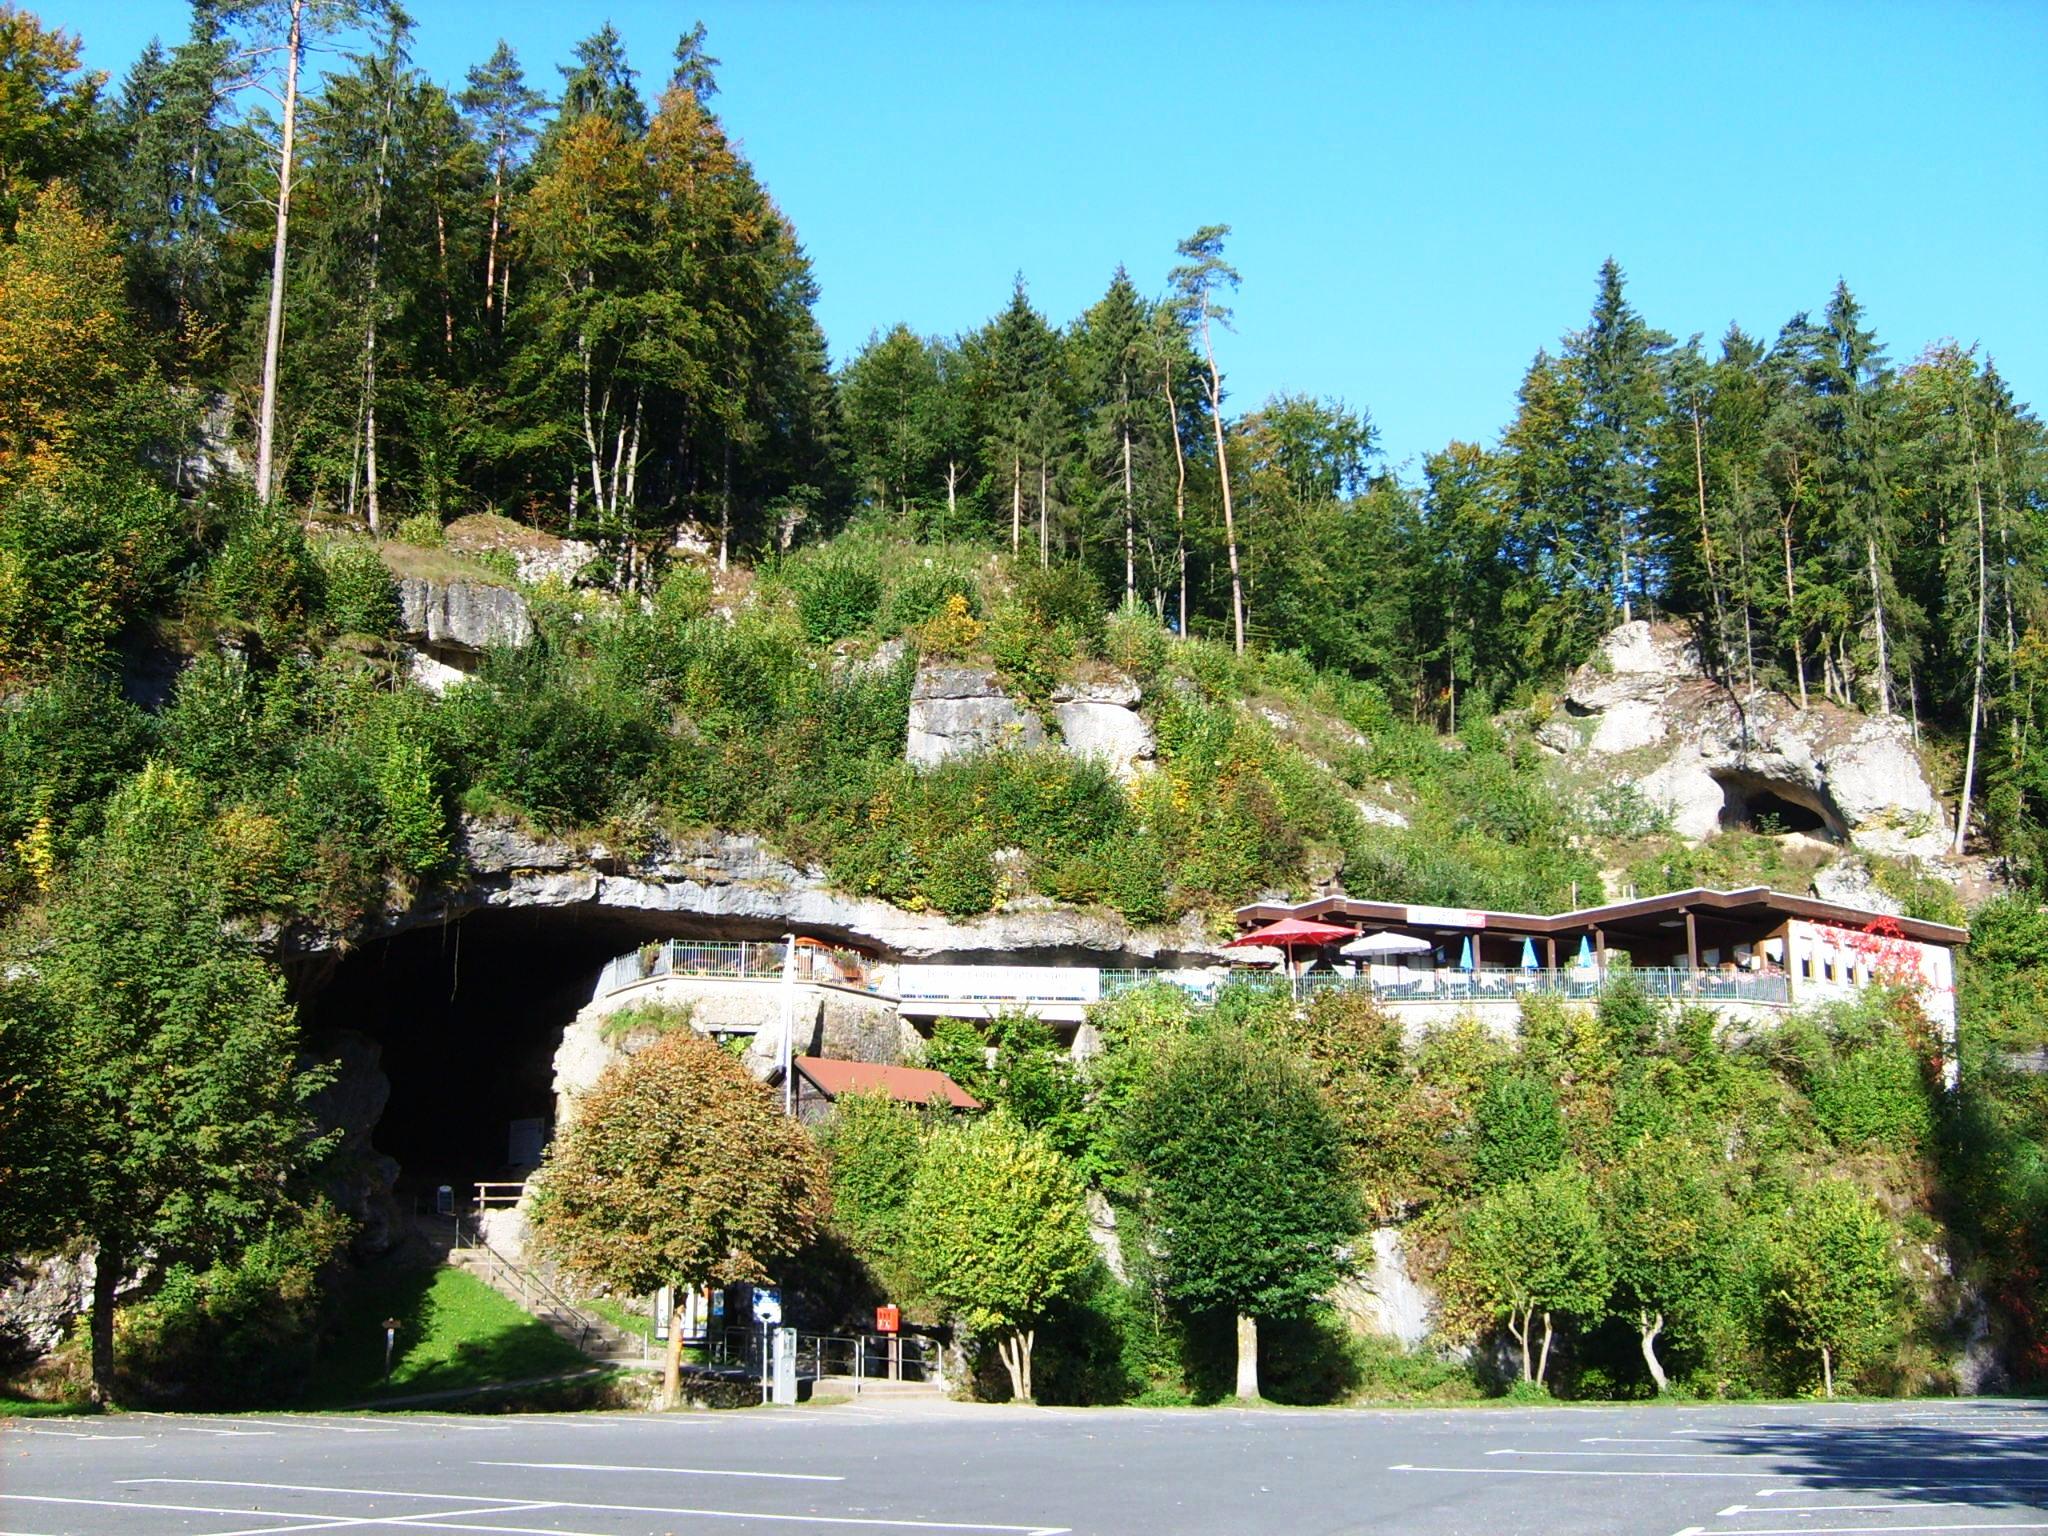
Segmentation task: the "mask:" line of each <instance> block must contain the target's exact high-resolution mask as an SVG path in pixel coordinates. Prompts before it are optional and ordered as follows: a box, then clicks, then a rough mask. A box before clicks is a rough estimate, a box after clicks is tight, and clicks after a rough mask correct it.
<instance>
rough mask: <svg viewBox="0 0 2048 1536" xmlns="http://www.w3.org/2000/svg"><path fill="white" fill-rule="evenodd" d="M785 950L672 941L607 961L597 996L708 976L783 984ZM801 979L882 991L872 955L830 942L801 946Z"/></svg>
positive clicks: (746, 943) (761, 944) (745, 943)
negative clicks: (662, 981) (644, 983)
mask: <svg viewBox="0 0 2048 1536" xmlns="http://www.w3.org/2000/svg"><path fill="white" fill-rule="evenodd" d="M783 957H784V949H783V946H782V945H781V944H778V943H765V942H759V941H754V940H741V941H734V942H726V943H713V942H704V943H699V942H697V941H695V940H690V939H669V940H667V941H666V942H664V943H660V944H647V945H643V946H642V947H641V948H639V949H636V950H634V951H633V952H632V953H631V954H625V955H620V956H619V957H618V958H617V959H615V960H612V961H610V962H608V963H607V964H606V966H605V968H604V971H603V973H602V974H601V975H600V976H599V977H598V982H597V995H598V996H599V997H603V996H605V995H606V994H607V993H610V992H616V991H618V990H619V989H620V988H621V987H630V986H632V985H633V984H634V983H635V982H641V981H651V980H653V979H655V978H656V977H661V976H703V977H709V978H713V979H717V980H726V981H780V980H782V965H783ZM795 969H796V979H797V980H798V981H801V982H808V983H811V984H813V985H822V986H832V987H849V988H851V989H853V990H854V991H856V992H876V991H879V990H880V986H879V983H878V981H877V979H876V976H875V972H874V969H873V967H872V966H871V965H870V963H869V961H868V958H867V956H865V955H862V954H859V953H857V952H856V951H854V950H850V949H839V948H836V947H834V946H832V945H828V944H806V943H800V944H798V945H797V946H796V967H795Z"/></svg>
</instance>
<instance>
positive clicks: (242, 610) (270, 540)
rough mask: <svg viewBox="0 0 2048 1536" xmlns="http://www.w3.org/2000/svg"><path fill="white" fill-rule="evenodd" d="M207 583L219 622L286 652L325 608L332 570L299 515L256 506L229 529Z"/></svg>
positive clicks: (210, 568) (215, 617)
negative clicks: (326, 568)
mask: <svg viewBox="0 0 2048 1536" xmlns="http://www.w3.org/2000/svg"><path fill="white" fill-rule="evenodd" d="M206 581H207V593H208V599H209V607H210V610H211V613H212V616H213V618H214V620H215V621H216V622H218V623H223V624H228V625H234V626H238V627H240V628H242V629H245V630H248V631H250V632H252V633H254V634H255V635H256V637H257V638H258V639H260V640H261V641H262V642H263V644H264V645H265V647H267V648H268V649H270V650H272V651H280V650H284V649H287V648H289V647H292V646H296V645H298V644H300V643H302V642H303V641H304V640H305V638H306V635H307V632H308V630H309V629H310V628H311V627H312V625H313V622H314V620H315V619H316V618H317V617H318V615H319V613H320V611H321V603H322V599H323V596H324V593H325V588H326V572H325V571H324V570H322V569H321V565H320V561H319V560H318V558H317V557H315V555H314V554H313V550H312V547H311V546H310V545H308V544H307V542H306V533H305V530H304V529H303V528H301V527H300V526H299V522H298V519H297V518H295V517H293V516H292V515H291V514H289V513H288V512H285V511H283V510H282V509H279V508H268V507H265V508H251V509H248V510H245V511H244V512H243V513H242V514H241V516H240V517H238V518H237V519H236V520H235V522H234V524H233V526H232V527H231V528H230V529H229V531H228V536H227V539H226V541H225V542H224V543H223V544H222V545H221V548H220V552H219V553H218V554H216V555H215V556H214V557H213V561H212V563H211V565H210V566H209V567H208V568H207V579H206Z"/></svg>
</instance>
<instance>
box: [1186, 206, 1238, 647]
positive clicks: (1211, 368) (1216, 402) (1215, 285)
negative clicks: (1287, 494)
mask: <svg viewBox="0 0 2048 1536" xmlns="http://www.w3.org/2000/svg"><path fill="white" fill-rule="evenodd" d="M1229 235H1230V226H1229V225H1227V224H1205V225H1203V226H1202V227H1201V228H1200V229H1198V230H1196V231H1195V232H1194V233H1193V234H1192V235H1190V236H1188V237H1187V239H1185V240H1183V241H1181V242H1180V244H1179V245H1178V246H1177V247H1175V249H1176V250H1178V251H1179V252H1180V254H1181V255H1182V256H1184V257H1186V258H1187V261H1186V262H1185V264H1183V265H1181V266H1178V267H1175V268H1174V269H1173V275H1172V282H1173V294H1174V296H1173V304H1174V309H1175V313H1176V314H1177V315H1178V316H1179V317H1180V321H1181V324H1182V325H1183V326H1184V327H1185V328H1186V329H1187V330H1188V331H1189V332H1190V333H1192V334H1195V335H1199V336H1200V337H1201V338H1202V357H1203V360H1204V362H1206V363H1207V365H1208V391H1209V423H1210V426H1211V427H1212V428H1213V429H1214V432H1215V443H1216V480H1217V485H1218V487H1219V488H1220V490H1221V492H1222V496H1223V539H1224V547H1225V549H1226V550H1227V551H1228V554H1229V559H1230V633H1231V643H1232V645H1233V646H1234V647H1235V648H1236V650H1237V652H1238V654H1239V655H1243V654H1244V630H1245V603H1244V577H1243V573H1242V572H1241V570H1240V569H1239V564H1238V556H1237V511H1236V507H1235V505H1234V503H1233V501H1232V497H1231V488H1230V455H1229V452H1228V450H1227V449H1226V447H1225V438H1226V437H1227V436H1228V433H1227V431H1226V429H1225V427H1224V424H1223V375H1222V373H1221V371H1219V370H1218V368H1217V366H1216V346H1215V340H1214V333H1213V327H1215V326H1222V327H1223V328H1224V329H1226V330H1228V329H1229V328H1230V310H1229V309H1228V308H1227V307H1226V306H1225V305H1224V304H1223V303H1222V302H1221V299H1220V297H1219V295H1220V294H1221V293H1224V292H1228V291H1229V290H1231V289H1234V288H1236V287H1237V285H1238V282H1239V281H1240V279H1239V277H1238V274H1237V269H1236V268H1235V267H1232V266H1231V265H1230V264H1229V263H1228V262H1226V261H1224V259H1223V242H1224V241H1225V240H1226V239H1227V238H1229Z"/></svg>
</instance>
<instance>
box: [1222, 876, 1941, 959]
mask: <svg viewBox="0 0 2048 1536" xmlns="http://www.w3.org/2000/svg"><path fill="white" fill-rule="evenodd" d="M1687 910H1691V911H1694V912H1697V913H1699V914H1700V915H1702V916H1706V915H1710V914H1727V915H1729V916H1732V917H1740V918H1747V919H1752V920H1765V919H1769V918H1784V917H1803V918H1810V919H1813V920H1815V921H1818V922H1824V923H1840V924H1843V925H1845V926H1848V927H1863V926H1865V925H1867V924H1869V923H1871V922H1873V921H1883V922H1887V923H1896V924H1897V925H1898V929H1899V932H1901V933H1902V934H1904V935H1905V936H1906V937H1907V938H1909V939H1920V940H1923V941H1925V942H1927V943H1931V944H1946V945H1950V946H1955V945H1960V944H1967V943H1968V942H1969V941H1970V930H1969V929H1967V928H1957V927H1952V926H1950V925H1949V924H1947V923H1934V922H1928V921H1926V920H1925V919H1922V918H1912V917H1887V916H1886V915H1885V914H1883V913H1879V912H1871V911H1867V910H1865V909H1864V908H1862V907H1848V906H1843V905H1841V904H1840V903H1838V902H1832V901H1822V900H1820V899H1818V898H1817V897H1812V896H1794V895H1791V894H1789V893H1788V892H1785V891H1774V890H1771V889H1769V888H1768V887H1766V886H1761V885H1752V886H1744V887H1743V888H1742V889H1740V890H1735V891H1714V890H1707V889H1705V888H1701V887H1696V888H1694V889H1692V890H1689V891H1672V892H1670V893H1669V894H1668V895H1663V896H1646V897H1642V898H1640V899H1638V900H1635V901H1617V902H1612V903H1610V904H1608V905H1606V906H1601V907H1582V908H1580V909H1579V910H1578V911H1576V912H1560V913H1557V914H1555V915H1553V916H1543V915H1541V914H1537V913H1530V912H1490V911H1482V910H1476V909H1475V910H1471V911H1467V910H1464V909H1458V908H1448V907H1425V906H1412V905H1408V904H1404V903H1400V902H1385V901H1360V900H1355V899H1354V898H1352V897H1349V896H1324V897H1321V898H1319V899H1317V900H1314V901H1304V902H1299V903H1294V904H1290V903H1286V902H1255V903H1253V904H1252V905H1251V906H1248V907H1239V908H1238V909H1237V920H1238V922H1239V923H1240V924H1241V925H1243V926H1245V927H1251V926H1252V925H1254V924H1258V923H1271V922H1277V921H1279V920H1280V919H1282V918H1288V917H1296V918H1306V919H1309V920H1311V921H1320V920H1324V919H1329V918H1337V919H1340V920H1341V919H1345V918H1348V919H1350V920H1352V921H1354V922H1357V923H1360V924H1361V925H1373V926H1378V927H1436V928H1439V929H1441V930H1444V931H1450V930H1455V929H1478V928H1486V929H1493V930H1499V931H1502V932H1505V933H1510V934H1559V933H1576V932H1579V931H1581V930H1583V929H1589V928H1594V927H1604V926H1610V925H1613V926H1619V925H1625V924H1628V923H1630V922H1641V921H1644V920H1655V919H1656V918H1659V917H1662V916H1665V915H1667V914H1673V913H1682V912H1685V911H1687Z"/></svg>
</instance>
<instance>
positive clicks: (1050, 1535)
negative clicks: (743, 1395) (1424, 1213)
mask: <svg viewBox="0 0 2048 1536" xmlns="http://www.w3.org/2000/svg"><path fill="white" fill-rule="evenodd" d="M121 1481H122V1482H124V1483H180V1484H187V1485H192V1486H198V1487H206V1488H264V1489H271V1490H276V1491H281V1492H288V1493H346V1494H356V1495H358V1496H361V1497H364V1498H370V1497H378V1498H399V1499H441V1500H444V1501H447V1502H451V1503H454V1502H473V1501H474V1500H475V1498H476V1497H477V1496H475V1495H465V1494H456V1493H417V1492H401V1491H399V1490H395V1489H388V1488H337V1487H332V1486H322V1485H316V1484H309V1483H263V1482H254V1481H242V1480H236V1481H230V1480H228V1479H225V1478H211V1477H130V1478H123V1479H122V1480H121ZM5 1497H7V1495H5V1494H0V1498H5ZM24 1497H26V1495H24ZM65 1502H71V1503H81V1504H96V1503H105V1502H109V1501H105V1500H98V1499H77V1500H69V1501H65ZM526 1502H527V1501H525V1500H521V1499H504V1500H500V1501H498V1504H497V1506H496V1510H497V1512H499V1513H504V1514H516V1513H517V1512H518V1511H517V1510H516V1509H513V1508H510V1507H508V1506H512V1505H520V1506H524V1505H525V1504H526ZM122 1507H127V1508H134V1509H152V1508H160V1509H178V1508H188V1507H190V1506H182V1505H172V1504H165V1505H148V1504H134V1505H127V1506H122ZM546 1507H548V1508H552V1509H576V1510H589V1511H593V1512H603V1513H610V1514H635V1515H688V1516H692V1517H694V1518H696V1519H700V1520H734V1521H747V1520H753V1521H763V1522H767V1523H769V1524H774V1525H829V1526H852V1527H857V1528H862V1529H868V1530H885V1531H988V1532H1007V1533H1011V1536H1067V1533H1068V1532H1069V1530H1070V1529H1071V1528H1070V1527H1068V1526H1064V1525H999V1524H990V1523H988V1522H984V1521H974V1520H911V1519H889V1518H887V1517H886V1516H880V1515H778V1514H765V1513H763V1512H761V1511H759V1510H750V1509H699V1508H693V1507H689V1506H674V1505H666V1504H601V1503H595V1502H591V1501H585V1500H575V1499H554V1500H550V1501H549V1503H548V1505H547V1506H546ZM212 1512H213V1513H216V1514H257V1515H270V1514H271V1513H272V1511H270V1510H216V1511H212ZM458 1513H460V1511H457V1510H439V1509H429V1510H422V1511H421V1512H420V1513H419V1515H417V1516H414V1517H403V1518H406V1519H407V1522H408V1528H409V1529H415V1530H436V1529H440V1530H465V1531H496V1532H498V1533H500V1536H604V1533H588V1532H575V1531H564V1530H560V1529H552V1528H551V1529H538V1528H531V1527H525V1526H514V1525H459V1524H456V1523H455V1522H454V1521H453V1520H452V1519H451V1518H450V1517H451V1516H454V1515H456V1514H458ZM284 1518H287V1519H304V1520H316V1521H323V1522H326V1521H334V1520H338V1519H340V1518H341V1517H340V1516H336V1515H305V1516H294V1515H287V1516H285V1517H284ZM397 1518H401V1517H386V1518H384V1519H383V1520H368V1519H365V1520H360V1521H355V1522H352V1523H355V1524H361V1525H371V1524H387V1525H388V1524H391V1523H393V1520H394V1519H397ZM437 1522H438V1523H437ZM284 1529H291V1530H314V1529H325V1526H324V1525H322V1526H317V1527H316V1526H313V1525H300V1526H292V1527H285V1528H284Z"/></svg>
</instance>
